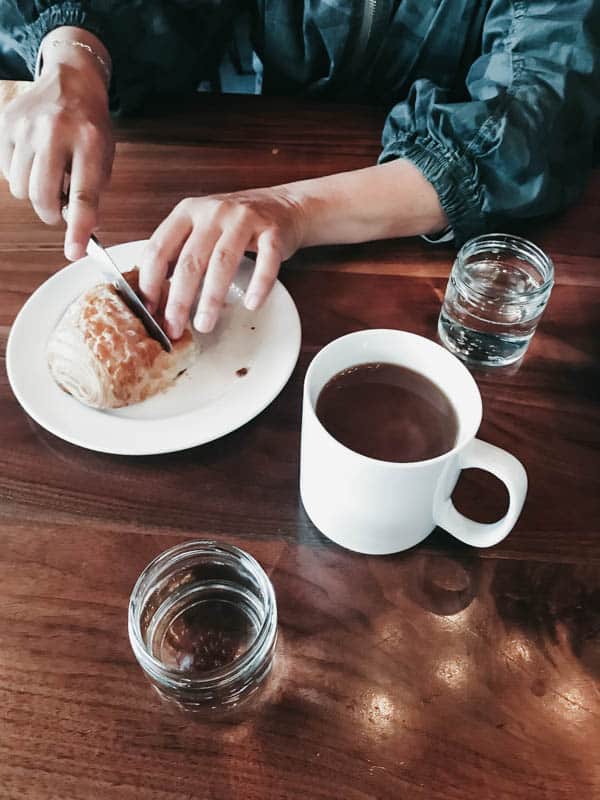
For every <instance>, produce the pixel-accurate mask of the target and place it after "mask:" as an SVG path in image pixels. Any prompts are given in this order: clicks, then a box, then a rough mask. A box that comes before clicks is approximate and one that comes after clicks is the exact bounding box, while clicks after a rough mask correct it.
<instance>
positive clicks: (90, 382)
mask: <svg viewBox="0 0 600 800" xmlns="http://www.w3.org/2000/svg"><path fill="white" fill-rule="evenodd" d="M123 277H124V278H125V279H126V280H127V281H128V283H129V284H130V286H131V287H132V288H133V290H134V291H136V292H137V290H138V282H137V278H138V274H137V270H131V271H130V272H127V273H124V276H123ZM47 357H48V366H49V368H50V372H51V374H52V377H53V378H54V380H55V381H56V383H58V385H59V386H60V387H61V388H62V389H64V391H66V392H68V393H69V394H71V395H73V397H75V398H76V399H77V400H79V401H80V402H82V403H85V404H86V405H88V406H92V407H93V408H119V407H121V406H128V405H132V404H133V403H139V402H141V401H142V400H146V399H147V398H148V397H152V395H155V394H157V393H158V392H162V391H164V390H165V389H168V388H169V387H170V386H171V385H172V384H173V382H174V381H175V379H176V378H177V377H178V376H179V375H180V374H181V373H182V372H184V371H185V370H186V369H188V367H190V366H191V365H192V363H193V362H194V359H195V357H196V345H195V343H194V339H193V336H192V331H191V327H189V326H188V328H187V329H186V330H185V331H184V334H183V336H182V337H181V339H179V340H178V341H176V342H173V348H172V350H171V352H170V353H167V352H166V351H165V350H163V348H162V347H161V345H160V344H159V343H158V342H157V341H156V340H155V339H153V338H152V337H151V336H149V334H148V332H147V331H146V328H145V327H144V325H143V323H142V321H141V320H140V319H138V317H136V316H135V314H134V313H133V312H132V311H131V310H130V308H129V307H128V306H127V305H126V304H125V302H124V301H123V300H122V299H121V297H120V295H119V294H118V292H117V290H116V289H115V287H114V286H113V285H112V284H110V283H101V284H98V285H97V286H94V287H93V288H92V289H90V290H89V291H87V292H84V294H82V295H81V296H80V297H78V298H77V299H76V300H75V301H74V302H73V303H71V305H70V306H69V307H68V308H67V310H66V312H65V314H64V316H63V317H62V319H61V320H60V322H59V324H58V325H57V326H56V328H55V329H54V331H53V333H52V335H51V337H50V340H49V342H48V346H47Z"/></svg>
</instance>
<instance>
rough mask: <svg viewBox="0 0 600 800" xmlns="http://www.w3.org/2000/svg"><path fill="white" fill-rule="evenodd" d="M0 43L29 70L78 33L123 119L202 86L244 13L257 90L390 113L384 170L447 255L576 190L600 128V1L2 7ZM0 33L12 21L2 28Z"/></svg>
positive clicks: (127, 2) (26, 1)
mask: <svg viewBox="0 0 600 800" xmlns="http://www.w3.org/2000/svg"><path fill="white" fill-rule="evenodd" d="M2 5H3V6H5V7H6V8H8V7H9V6H10V7H11V13H10V14H8V13H4V12H2V11H1V10H0V28H2V29H3V30H0V33H2V34H3V35H4V38H6V36H8V37H9V38H10V40H11V41H12V42H14V47H15V49H17V50H18V51H19V52H20V53H21V55H22V56H23V58H24V59H25V61H26V63H27V64H28V66H29V68H30V69H31V70H33V65H34V64H35V60H36V56H37V52H38V48H39V45H40V42H41V40H42V38H43V37H44V36H45V35H46V34H47V33H48V32H49V31H50V30H52V29H53V28H56V27H58V26H61V25H74V26H78V27H82V28H86V29H88V30H90V31H91V32H93V33H94V34H96V35H97V36H98V37H99V38H100V39H101V40H102V41H103V42H104V44H105V45H106V46H107V48H108V50H109V52H110V53H111V57H112V59H113V68H114V78H113V87H112V91H113V97H114V98H115V99H116V102H117V103H118V105H119V108H120V109H121V110H122V111H125V112H131V111H135V110H136V109H138V108H139V107H140V105H141V103H142V102H143V100H144V97H146V96H147V95H148V94H150V93H152V92H185V91H191V90H193V89H194V88H195V87H196V86H197V85H198V83H199V82H200V81H202V80H205V79H207V78H210V76H211V75H212V74H214V70H215V67H216V66H217V64H218V63H219V60H220V58H221V56H222V54H223V51H224V49H225V47H226V45H227V42H228V41H229V37H230V35H231V30H232V26H233V23H234V21H235V20H236V17H237V16H238V15H240V14H242V13H249V14H250V16H251V19H252V45H253V48H254V50H255V52H256V54H257V55H258V57H259V58H260V61H261V62H262V70H263V79H262V90H263V92H264V93H275V94H282V93H285V94H296V95H308V96H320V97H324V98H331V99H336V98H338V99H343V100H345V101H359V102H364V101H365V100H367V101H373V102H376V103H380V104H384V105H385V107H386V109H389V111H388V116H387V119H386V122H385V126H384V129H383V135H382V152H381V155H380V158H379V160H380V162H385V161H389V160H391V159H395V158H406V159H408V160H409V161H411V162H413V163H414V164H415V165H416V166H417V167H418V169H419V170H420V171H421V172H422V173H423V175H424V176H425V177H426V178H427V179H428V180H429V182H430V183H431V184H432V185H433V186H434V187H435V189H436V191H437V193H438V195H439V198H440V201H441V203H442V206H443V208H444V210H445V212H446V214H447V216H448V219H449V221H450V225H451V227H452V229H453V231H454V234H455V238H456V241H457V243H458V244H460V243H462V242H463V241H465V240H466V239H468V238H470V237H472V236H474V235H476V234H479V233H482V232H485V231H486V230H490V229H497V228H500V227H502V226H504V225H507V224H509V222H510V220H511V219H522V218H528V217H535V216H541V215H547V214H551V213H554V212H556V211H558V210H560V209H562V208H564V207H565V206H567V205H568V204H570V203H572V202H573V201H574V200H575V199H576V198H577V197H578V196H579V194H580V193H581V191H582V188H583V186H584V183H585V179H586V177H587V175H588V174H589V170H590V166H591V163H592V152H593V140H594V134H595V129H596V126H597V124H598V120H599V116H600V111H599V108H600V66H599V44H598V40H599V39H600V2H599V0H555V1H554V2H553V0H327V2H316V0H87V1H86V0H81V2H60V0H59V1H58V2H51V0H5V1H4V2H3V3H2ZM7 20H10V22H8V21H7Z"/></svg>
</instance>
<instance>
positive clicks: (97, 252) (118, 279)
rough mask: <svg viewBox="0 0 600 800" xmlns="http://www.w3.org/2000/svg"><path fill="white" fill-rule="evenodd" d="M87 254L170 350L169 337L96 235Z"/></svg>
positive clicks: (154, 336)
mask: <svg viewBox="0 0 600 800" xmlns="http://www.w3.org/2000/svg"><path fill="white" fill-rule="evenodd" d="M87 254H88V255H89V256H90V258H93V259H94V260H95V261H97V262H98V263H99V264H100V265H102V268H103V272H104V273H105V274H106V276H107V277H109V278H110V280H111V283H113V284H114V287H115V289H116V290H117V291H118V292H119V294H120V295H121V297H122V298H123V300H124V302H125V303H126V304H127V305H128V306H129V308H130V309H131V310H132V311H133V313H134V314H135V315H136V317H139V319H141V321H142V322H143V323H144V327H145V328H146V330H147V331H148V333H149V334H150V336H152V338H153V339H156V340H157V341H158V342H159V343H160V344H161V346H162V347H163V348H164V349H165V350H166V351H167V353H170V352H171V349H172V345H171V341H170V339H169V337H168V336H167V334H166V333H165V332H164V331H163V329H162V328H161V326H160V325H159V324H158V322H157V321H156V320H155V319H154V317H153V316H152V314H151V313H150V312H149V311H148V309H147V308H146V306H145V305H144V304H143V303H142V301H141V300H140V298H139V297H138V296H137V294H136V293H135V292H134V291H133V289H132V288H131V286H130V285H129V284H128V283H127V281H126V280H125V278H124V277H123V275H122V273H121V270H120V269H119V268H118V267H117V265H116V264H115V262H114V261H113V260H112V258H111V257H110V255H109V254H108V253H107V252H106V250H105V249H104V247H102V245H101V244H100V242H99V241H98V239H97V238H96V236H94V234H92V235H91V236H90V240H89V242H88V246H87Z"/></svg>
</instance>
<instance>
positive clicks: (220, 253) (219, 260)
mask: <svg viewBox="0 0 600 800" xmlns="http://www.w3.org/2000/svg"><path fill="white" fill-rule="evenodd" d="M235 258H236V254H235V253H234V252H233V250H230V249H229V248H228V247H215V249H214V252H213V261H214V264H215V266H216V267H225V266H229V265H230V264H231V263H232V262H233V261H234V260H235Z"/></svg>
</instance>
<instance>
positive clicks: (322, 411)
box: [317, 363, 458, 462]
mask: <svg viewBox="0 0 600 800" xmlns="http://www.w3.org/2000/svg"><path fill="white" fill-rule="evenodd" d="M317 416H318V418H319V419H320V420H321V423H322V424H323V426H324V427H325V429H326V430H327V431H328V432H329V433H330V434H331V435H332V436H333V437H334V438H335V439H337V440H338V442H341V443H342V444H344V445H346V447H349V448H350V449H351V450H355V451H356V452H357V453H361V454H362V455H365V456H369V457H370V458H377V459H379V460H380V461H402V462H408V461H424V460H425V459H428V458H435V456H439V455H442V453H447V452H448V450H451V449H452V448H453V447H454V445H455V444H456V437H457V434H458V419H457V416H456V412H455V410H454V407H453V406H452V403H451V402H450V400H449V399H448V398H447V397H446V395H445V394H444V392H442V390H441V389H439V388H438V387H437V386H436V385H435V384H434V383H432V381H430V380H429V379H428V378H426V377H425V376H424V375H421V374H420V373H418V372H414V371H413V370H412V369H407V368H406V367H400V366H398V365H397V364H383V363H370V364H358V365H357V366H355V367H350V368H349V369H345V370H342V372H338V373H337V375H334V376H333V378H331V380H330V381H329V382H328V383H327V384H325V386H324V387H323V389H322V390H321V392H320V394H319V397H318V399H317Z"/></svg>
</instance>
